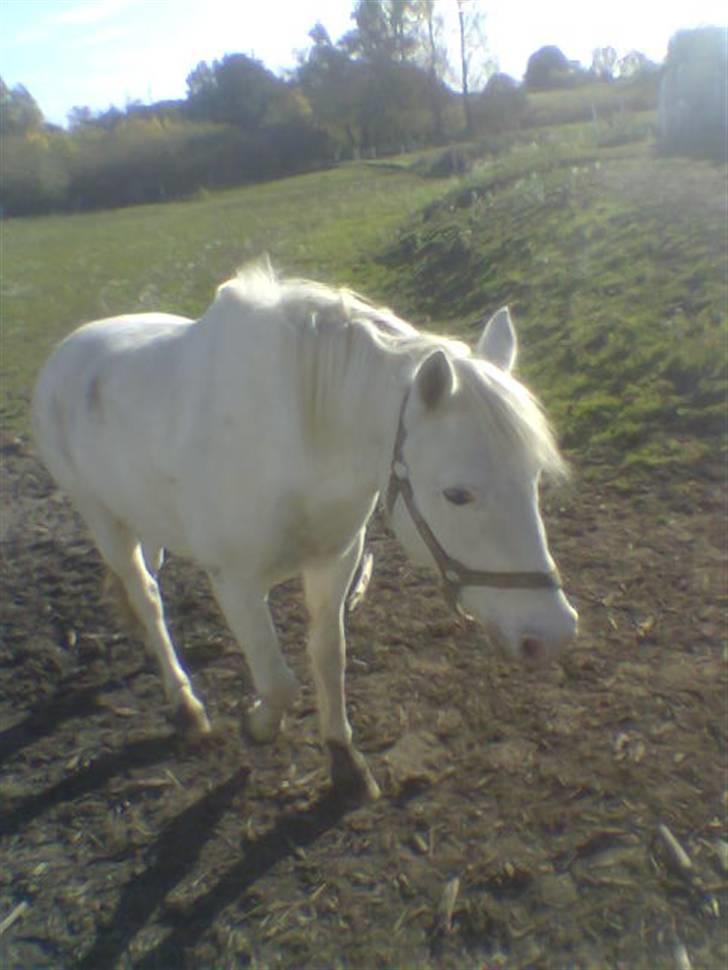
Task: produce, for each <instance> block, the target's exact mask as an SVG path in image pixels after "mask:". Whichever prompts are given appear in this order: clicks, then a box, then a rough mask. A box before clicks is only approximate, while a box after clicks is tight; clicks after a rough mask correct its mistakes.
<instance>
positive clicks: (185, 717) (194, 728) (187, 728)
mask: <svg viewBox="0 0 728 970" xmlns="http://www.w3.org/2000/svg"><path fill="white" fill-rule="evenodd" d="M172 720H173V721H174V724H175V727H176V729H177V731H178V732H179V733H180V734H182V735H184V736H185V737H189V738H202V737H205V736H206V735H208V734H210V732H211V731H212V728H211V727H210V721H209V718H208V717H207V713H206V712H205V708H204V705H203V704H202V703H201V702H200V701H198V700H197V698H196V697H194V696H193V695H192V694H187V693H183V694H182V695H181V698H180V702H179V704H178V705H177V707H176V708H175V711H174V714H173V716H172Z"/></svg>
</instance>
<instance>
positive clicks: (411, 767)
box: [0, 440, 728, 970]
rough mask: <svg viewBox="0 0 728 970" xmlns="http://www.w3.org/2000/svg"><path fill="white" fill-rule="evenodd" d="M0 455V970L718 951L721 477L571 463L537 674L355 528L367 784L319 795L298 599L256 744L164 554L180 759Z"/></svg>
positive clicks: (148, 688)
mask: <svg viewBox="0 0 728 970" xmlns="http://www.w3.org/2000/svg"><path fill="white" fill-rule="evenodd" d="M1 457H2V474H3V478H2V483H1V484H0V495H1V503H0V537H1V538H2V554H3V561H2V573H1V577H0V580H1V583H2V592H1V593H0V636H1V637H2V649H1V651H0V765H1V767H0V771H1V772H2V774H1V775H0V966H1V967H3V968H4V970H11V968H12V970H14V968H22V970H27V968H34V967H44V968H45V967H48V968H85V970H97V968H98V970H106V968H113V967H120V968H122V967H123V968H128V967H135V968H150V970H151V968H164V970H168V968H213V967H215V968H218V967H219V968H223V967H229V968H238V967H247V966H252V967H296V968H298V967H347V968H348V967H425V968H427V967H452V968H463V967H477V968H481V970H485V968H491V970H492V968H495V967H498V968H508V970H510V968H518V967H550V968H559V970H561V968H567V967H573V968H597V967H598V968H605V967H615V968H618V967H621V968H624V970H637V968H650V970H654V968H659V967H669V968H672V967H687V966H688V965H691V966H692V967H694V968H696V970H697V968H707V970H713V968H717V967H719V966H726V965H728V932H727V930H726V920H725V913H726V911H727V909H728V895H727V894H726V888H727V876H726V867H727V866H728V861H727V860H726V849H727V848H728V845H726V841H725V840H726V838H728V835H727V833H726V830H725V825H724V818H725V809H726V788H727V787H728V776H727V773H726V750H727V749H726V733H727V723H726V721H727V718H726V714H727V712H726V680H727V677H726V655H725V653H724V635H725V632H726V626H725V613H724V608H725V599H724V598H723V597H724V592H725V578H726V577H725V552H726V532H725V522H726V520H725V511H726V503H725V493H724V487H723V483H722V473H718V474H716V473H715V471H713V472H712V474H711V473H709V472H710V470H707V469H706V470H704V471H696V476H695V479H694V480H693V481H692V482H685V481H673V482H670V481H669V480H657V481H652V482H650V484H649V486H647V485H640V484H637V483H635V484H633V485H632V486H630V487H628V488H625V487H624V484H623V483H621V484H619V483H617V482H612V483H611V484H610V479H611V478H612V477H613V475H612V473H611V472H610V471H609V469H598V468H592V469H590V470H589V475H588V476H582V477H581V479H579V478H577V480H576V482H575V483H574V484H573V485H572V486H570V487H569V488H568V489H567V490H565V491H561V492H560V493H558V494H554V495H550V496H547V497H546V503H545V504H546V510H545V511H546V519H547V523H548V528H549V532H550V536H551V543H552V549H553V551H554V553H555V555H556V556H557V558H558V560H559V563H560V565H561V568H562V572H563V574H564V578H565V582H566V585H567V587H568V590H569V592H570V595H571V596H572V599H573V602H574V603H575V605H576V606H577V608H578V609H579V612H580V614H581V618H582V632H581V637H580V640H579V643H578V646H577V647H576V648H575V649H573V650H571V651H570V653H569V654H568V655H567V656H565V657H564V658H563V660H562V661H560V662H559V663H557V664H554V665H553V666H552V667H550V668H548V669H547V670H546V671H545V672H540V673H531V672H528V671H524V670H521V669H519V668H516V667H513V666H511V665H509V664H508V663H506V662H505V661H503V660H501V659H499V658H498V657H496V656H494V655H493V652H492V650H491V649H490V647H489V646H488V644H487V642H486V640H485V639H484V637H483V635H482V634H481V633H480V632H479V631H478V630H477V629H475V628H472V627H470V626H468V625H466V624H465V623H464V622H463V621H461V620H458V619H456V618H455V617H453V616H452V615H451V614H449V613H448V611H447V608H446V606H445V604H444V602H443V600H442V597H441V596H440V594H439V591H438V590H437V588H436V585H435V583H434V581H432V580H431V579H430V578H428V577H427V576H425V575H423V574H421V573H419V572H417V571H415V570H413V569H412V568H411V567H410V566H409V565H408V564H407V563H406V561H405V560H404V558H403V556H402V554H401V552H400V551H399V550H398V548H397V547H396V545H395V544H394V543H393V541H392V539H391V537H390V536H389V535H388V533H387V532H386V529H385V528H384V527H383V525H382V524H381V523H379V522H378V523H375V525H374V528H373V530H372V535H371V540H370V548H371V549H372V550H373V552H374V556H375V571H374V578H373V581H372V585H371V587H370V590H369V593H368V595H367V598H366V600H365V602H364V604H363V605H362V606H361V607H360V608H359V610H358V611H357V612H356V613H355V614H354V615H353V616H352V618H351V622H350V636H349V669H348V697H349V709H350V715H351V719H352V722H353V724H354V728H355V734H356V737H357V739H358V742H359V745H360V747H361V749H362V750H363V751H364V752H365V753H366V754H367V756H368V759H369V762H370V764H371V766H372V769H373V771H374V773H375V775H376V776H377V778H378V779H379V781H380V783H381V785H382V787H383V789H384V795H383V797H382V799H381V800H380V801H379V802H377V803H375V804H370V805H365V806H363V807H360V808H357V809H350V808H349V809H346V808H344V807H343V806H341V805H340V804H338V803H337V802H336V800H335V799H334V798H332V797H331V795H330V793H329V790H328V787H327V777H326V766H325V759H324V756H323V754H322V752H321V751H320V749H319V747H318V744H317V733H316V723H315V711H314V707H313V695H312V688H311V683H310V678H309V676H308V671H307V669H306V662H305V654H304V649H303V636H304V614H303V609H302V606H301V601H300V597H299V595H298V591H297V588H296V587H295V586H287V587H285V588H283V589H282V590H279V591H277V592H276V593H275V595H274V597H273V603H274V612H275V617H276V621H277V624H278V628H279V630H280V633H281V637H282V640H283V643H284V646H285V649H286V652H287V654H288V656H289V658H290V660H291V663H292V664H293V666H294V667H295V668H296V669H297V670H298V672H299V674H300V676H301V678H302V680H303V683H304V688H303V692H302V696H301V699H300V701H299V703H298V704H297V707H296V709H295V711H294V712H293V714H292V716H290V717H289V719H288V723H287V726H286V730H285V732H284V734H283V735H282V736H281V737H280V739H279V740H278V741H277V742H276V743H275V744H273V745H272V746H268V747H253V746H252V745H251V744H250V743H249V742H248V741H247V740H246V739H245V738H244V736H243V735H242V734H241V724H242V719H243V712H244V709H245V707H246V705H247V703H249V700H250V682H249V678H248V674H247V671H246V668H245V665H244V662H243V660H242V657H241V655H240V653H239V652H238V650H237V648H236V646H235V644H234V643H233V641H232V638H231V637H230V635H229V633H228V631H227V629H226V628H225V626H224V625H223V623H222V621H221V619H220V615H219V613H218V610H217V607H216V605H215V604H214V602H213V601H212V599H211V597H210V594H209V589H208V586H207V584H206V582H205V579H204V577H202V576H201V575H200V574H199V573H198V572H197V571H196V570H195V569H194V568H193V567H191V566H190V565H188V564H186V563H182V562H179V561H172V562H171V563H170V564H169V565H168V566H167V567H165V571H164V573H163V585H164V589H165V594H166V602H167V608H168V614H169V619H170V625H171V627H172V629H173V631H174V633H175V634H176V637H177V640H178V642H179V644H180V645H181V650H182V652H183V654H184V658H185V661H186V663H187V664H188V666H189V668H190V669H191V671H192V672H193V675H194V680H195V683H196V685H197V687H198V689H199V691H200V692H201V694H202V696H203V697H204V698H205V700H206V702H207V704H208V710H209V713H210V715H211V717H212V720H213V722H214V724H215V726H216V729H217V730H216V735H215V737H214V739H213V741H212V742H211V743H209V744H208V745H206V746H204V747H199V746H198V747H195V746H192V745H190V744H185V743H184V742H180V741H178V740H177V739H176V738H175V735H174V733H173V731H172V728H171V726H170V724H169V723H168V721H167V719H166V717H165V711H164V707H163V704H162V691H161V687H160V683H159V681H158V678H157V675H156V674H155V672H154V670H153V669H151V668H150V666H149V665H148V664H147V662H146V660H145V657H144V653H143V650H142V648H141V646H139V645H138V644H137V643H135V642H134V641H133V640H131V639H129V638H128V637H126V636H124V635H122V634H121V633H119V632H118V628H117V627H116V625H115V622H114V620H113V618H112V617H111V615H110V614H109V613H108V611H107V609H106V607H105V606H104V605H103V604H102V602H101V599H100V595H99V577H100V564H99V560H98V557H97V555H96V554H95V552H94V551H93V550H92V549H91V547H90V544H89V542H88V539H87V537H86V535H85V533H84V531H83V529H82V528H81V527H80V524H79V522H78V520H77V519H76V517H75V516H74V514H73V512H72V511H71V509H70V508H69V506H68V504H67V503H66V501H65V500H64V499H63V498H62V497H61V496H60V495H59V494H58V493H57V492H56V491H55V490H54V489H53V487H52V485H51V483H50V481H49V480H48V478H47V477H46V475H45V473H44V472H43V471H42V470H41V468H40V467H39V466H38V464H37V463H36V461H35V460H34V458H33V457H32V455H31V454H30V453H29V451H28V450H27V449H26V448H25V446H24V445H23V444H22V443H18V442H12V441H7V440H6V441H5V443H4V446H3V449H2V456H1ZM618 484H619V487H618ZM660 825H663V826H666V827H667V829H669V832H670V833H672V834H673V836H674V837H675V838H676V839H677V840H678V842H679V843H680V845H681V846H682V848H683V849H684V851H685V853H687V860H688V862H689V867H688V863H687V862H686V860H685V859H682V861H681V857H680V856H679V853H678V852H676V851H674V850H670V849H669V847H668V841H667V840H666V838H665V834H664V829H663V830H662V832H661V830H660V828H659V826H660ZM448 900H449V902H448ZM686 959H687V960H689V961H690V963H689V964H688V963H686V962H685V960H686ZM680 961H682V962H680Z"/></svg>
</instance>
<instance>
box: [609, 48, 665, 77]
mask: <svg viewBox="0 0 728 970" xmlns="http://www.w3.org/2000/svg"><path fill="white" fill-rule="evenodd" d="M658 70H659V67H658V65H657V64H655V62H654V61H651V60H650V59H649V57H648V56H647V55H646V54H643V53H642V51H628V52H627V53H626V54H625V55H624V57H622V58H621V59H620V61H619V76H620V77H621V78H628V77H638V76H639V75H641V74H653V73H654V72H655V71H658Z"/></svg>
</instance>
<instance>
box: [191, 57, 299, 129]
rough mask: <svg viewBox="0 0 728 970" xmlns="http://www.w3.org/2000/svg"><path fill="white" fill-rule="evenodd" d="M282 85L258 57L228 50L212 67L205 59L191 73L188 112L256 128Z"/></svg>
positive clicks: (198, 116)
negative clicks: (231, 52) (232, 52)
mask: <svg viewBox="0 0 728 970" xmlns="http://www.w3.org/2000/svg"><path fill="white" fill-rule="evenodd" d="M282 86H283V82H282V81H280V80H279V79H278V78H277V77H276V76H275V75H274V74H273V73H272V72H271V71H269V70H268V69H267V68H266V67H264V66H263V64H262V63H261V62H260V61H258V60H255V58H252V57H248V56H247V54H226V55H225V57H223V58H222V60H220V61H215V62H214V63H213V65H212V67H210V65H208V64H206V63H205V62H201V63H200V64H198V65H197V67H196V68H195V69H194V71H192V72H191V73H190V74H189V76H188V77H187V109H188V113H189V114H190V116H191V117H193V118H196V119H203V120H206V121H219V122H224V123H226V124H233V125H237V126H238V127H240V128H244V129H249V130H250V129H253V130H254V129H256V128H258V127H260V125H261V124H262V122H263V119H264V117H265V115H266V112H267V110H268V108H269V106H270V103H271V100H272V99H273V98H274V96H275V95H276V94H277V93H278V91H279V89H280V88H281V87H282Z"/></svg>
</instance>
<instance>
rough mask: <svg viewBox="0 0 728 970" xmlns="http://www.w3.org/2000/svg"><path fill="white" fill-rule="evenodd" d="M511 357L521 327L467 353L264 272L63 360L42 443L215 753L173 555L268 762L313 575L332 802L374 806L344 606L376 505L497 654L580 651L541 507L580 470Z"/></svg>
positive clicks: (362, 306)
mask: <svg viewBox="0 0 728 970" xmlns="http://www.w3.org/2000/svg"><path fill="white" fill-rule="evenodd" d="M515 357H516V337H515V332H514V329H513V325H512V323H511V319H510V315H509V313H508V310H507V309H502V310H500V311H498V313H496V314H495V316H494V317H493V318H492V319H491V320H490V322H489V323H488V324H487V326H485V328H484V330H483V333H482V336H481V337H480V339H479V341H478V344H477V347H476V349H475V352H474V353H471V351H470V350H469V349H468V348H467V347H466V346H465V345H464V344H461V343H459V342H456V341H453V340H448V339H447V338H444V337H438V336H432V335H425V334H421V333H418V331H416V330H415V329H414V328H413V327H411V326H410V325H409V324H407V323H404V322H403V321H401V320H399V319H398V318H397V317H395V316H394V315H393V314H392V313H391V312H390V311H388V310H384V309H376V308H374V307H373V306H371V305H370V304H368V303H367V302H365V301H364V300H363V299H361V298H360V297H358V296H356V295H355V294H353V293H351V292H349V291H345V290H333V289H329V288H327V287H325V286H322V285H319V284H316V283H312V282H307V281H304V280H288V281H282V280H279V279H277V278H276V276H275V274H274V273H273V271H272V270H271V268H270V265H269V264H268V263H267V262H263V263H261V264H258V265H254V266H252V267H248V268H247V269H245V270H244V271H242V272H241V273H240V274H239V275H238V277H237V278H236V279H233V280H231V281H229V282H227V283H225V284H224V285H223V286H221V287H220V288H219V289H218V291H217V296H216V298H215V300H214V302H213V303H212V305H211V306H210V308H209V309H208V310H207V312H206V313H205V314H204V316H203V317H202V318H201V319H200V320H198V321H191V320H187V319H184V318H181V317H177V316H170V315H167V314H160V313H152V314H148V313H144V314H130V315H127V316H121V317H116V318H114V319H110V320H101V321H97V322H95V323H89V324H87V325H86V326H83V327H81V328H79V329H78V330H76V331H75V332H74V333H72V334H71V335H70V336H69V337H67V338H66V339H65V340H64V341H63V342H62V343H61V345H60V346H59V347H58V348H57V349H56V351H55V352H54V354H53V355H52V357H51V358H50V360H49V361H48V363H47V364H46V366H45V368H44V370H43V371H42V373H41V375H40V378H39V380H38V384H37V387H36V391H35V395H34V400H33V424H34V432H35V438H36V442H37V445H38V448H39V450H40V453H41V456H42V457H43V459H44V461H45V463H46V465H47V467H48V469H49V470H50V472H51V473H52V475H53V476H54V477H55V479H56V481H57V482H58V484H59V485H60V486H61V487H62V488H63V489H65V491H66V492H67V493H68V494H69V496H70V497H71V499H72V500H73V502H74V503H75V505H76V507H77V508H78V510H79V512H80V514H81V516H82V517H83V519H84V520H85V522H86V524H87V526H88V528H89V530H90V531H91V534H92V535H93V538H94V540H95V542H96V544H97V546H98V548H99V550H100V552H101V555H102V556H103V558H104V560H105V562H106V564H107V566H108V568H109V569H110V570H111V572H112V574H113V575H114V576H115V577H116V580H117V582H118V583H119V584H121V586H123V590H124V593H125V596H126V598H127V600H128V604H129V605H130V607H131V609H132V611H133V613H134V614H135V616H136V618H137V619H138V621H139V622H140V623H141V627H142V629H143V631H144V635H145V639H146V643H147V646H148V648H149V650H150V651H151V653H152V654H153V656H154V657H155V658H156V660H157V662H158V664H159V667H160V670H161V674H162V678H163V681H164V689H165V694H166V697H167V700H168V702H169V704H170V705H171V707H172V709H173V711H174V712H175V713H176V714H177V715H178V716H180V717H181V718H182V719H183V721H184V722H186V725H187V726H188V727H193V728H195V729H196V730H197V731H199V732H202V733H205V732H208V731H209V730H210V726H209V723H208V719H207V716H206V713H205V708H204V706H203V704H202V702H201V701H200V700H199V699H198V698H197V697H196V695H195V693H194V691H193V689H192V686H191V684H190V680H189V677H188V675H187V673H186V672H185V670H184V668H183V666H182V665H181V664H180V662H179V660H178V658H177V656H176V653H175V649H174V646H173V644H172V642H171V640H170V636H169V633H168V631H167V627H166V625H165V620H164V613H163V608H162V602H161V599H160V594H159V587H158V585H157V580H156V573H157V571H158V569H159V567H160V565H161V562H162V558H163V550H164V549H170V550H172V551H174V552H176V553H179V554H182V555H186V556H191V557H193V558H194V559H195V560H196V561H197V562H198V563H200V564H201V565H202V567H203V568H204V569H205V570H206V571H207V573H208V575H209V577H210V580H211V583H212V586H213V589H214V591H215V595H216V597H217V599H218V601H219V603H220V606H221V608H222V610H223V612H224V614H225V617H226V619H227V621H228V623H229V625H230V627H231V629H232V631H233V633H234V634H235V636H236V638H237V640H238V642H239V644H240V646H241V647H242V649H243V652H244V654H245V657H246V658H247V661H248V664H249V667H250V671H251V674H252V678H253V682H254V685H255V690H256V692H257V700H256V702H255V704H254V705H253V707H252V708H251V710H250V712H249V715H248V717H249V730H250V733H251V734H252V736H253V737H254V738H255V739H257V740H261V741H262V740H269V739H271V738H272V737H274V736H275V734H276V732H277V730H278V728H279V726H280V722H281V718H282V716H283V714H284V712H285V711H286V709H287V708H289V707H290V705H291V703H292V702H293V700H294V698H295V696H296V691H297V685H296V680H295V677H294V675H293V673H292V672H291V670H290V669H289V667H288V666H287V664H286V662H285V660H284V658H283V656H282V654H281V650H280V648H279V644H278V640H277V637H276V632H275V629H274V627H273V624H272V622H271V617H270V613H269V610H268V606H267V597H268V592H269V590H270V589H271V587H273V586H274V585H276V584H278V583H280V582H282V581H284V580H287V579H289V578H291V577H293V576H296V575H300V576H302V579H303V590H304V595H305V601H306V605H307V607H308V611H309V615H310V628H309V639H308V653H309V657H310V660H311V664H312V668H313V676H314V680H315V686H316V692H317V701H318V710H319V720H320V728H321V735H322V738H323V741H324V742H325V744H326V746H327V748H328V750H329V754H330V759H331V776H332V781H333V783H334V785H335V786H340V787H341V788H343V789H349V790H350V791H352V790H353V792H354V793H356V794H361V795H367V794H368V795H369V796H370V797H376V795H377V794H378V788H377V785H376V782H375V781H374V779H373V777H372V776H371V774H370V772H369V770H368V767H367V765H366V762H365V760H364V758H363V757H362V756H361V755H360V754H359V752H358V751H357V750H356V749H355V747H354V745H353V743H352V731H351V727H350V724H349V721H348V718H347V715H346V707H345V697H344V666H345V638H344V614H345V610H344V605H345V601H346V596H347V592H348V591H349V589H350V586H351V584H352V578H353V577H354V576H355V575H356V571H357V566H358V564H359V562H360V558H361V556H362V549H363V545H364V534H365V529H366V526H367V522H368V520H369V517H370V516H371V514H372V511H373V509H374V507H375V504H376V501H377V498H378V496H380V495H382V496H383V497H384V498H385V505H386V508H387V510H388V513H389V516H390V521H391V524H392V527H393V529H394V531H395V533H396V534H397V536H398V538H399V539H400V541H401V542H402V544H403V545H404V547H405V549H406V550H407V552H408V553H409V555H410V556H411V558H412V559H413V560H414V561H415V562H417V563H420V564H426V565H430V566H434V567H435V569H436V570H437V571H438V572H439V573H440V576H441V579H442V582H443V586H444V590H445V593H446V596H447V598H448V599H449V601H450V602H451V603H452V605H453V606H455V607H457V608H458V609H459V610H461V611H462V612H464V613H466V614H468V615H471V616H473V617H475V618H477V619H478V620H480V621H481V622H483V623H484V624H485V625H486V627H487V629H488V631H489V633H490V636H491V638H492V640H493V641H495V643H496V644H497V645H498V646H500V647H502V648H503V649H504V650H506V651H507V652H509V653H510V654H513V655H517V656H521V657H523V658H524V659H526V660H531V661H532V660H535V659H547V658H550V657H552V656H554V655H555V654H556V653H557V651H558V650H559V649H560V648H562V647H563V646H564V645H565V644H566V643H568V642H569V641H570V640H571V639H572V638H573V637H574V635H575V633H576V624H577V616H576V613H575V611H574V610H573V609H572V607H571V606H570V604H569V602H568V600H567V599H566V597H565V596H564V593H563V592H562V589H561V582H560V579H559V575H558V572H557V570H556V568H555V566H554V562H553V560H552V558H551V556H550V554H549V551H548V547H547V542H546V535H545V532H544V527H543V523H542V520H541V517H540V513H539V506H538V482H539V477H540V475H541V473H542V471H552V472H556V473H559V472H562V471H563V463H562V459H561V457H560V455H559V452H558V450H557V448H556V445H555V443H554V439H553V436H552V434H551V432H550V430H549V426H548V424H547V422H546V420H545V418H544V416H543V414H542V411H541V410H540V408H539V407H538V405H537V404H536V402H535V401H534V399H533V397H532V396H531V395H530V394H529V392H528V391H527V390H526V389H525V388H524V387H523V385H522V384H520V383H519V382H518V381H517V380H515V379H514V378H513V377H512V376H511V368H512V366H513V364H514V361H515Z"/></svg>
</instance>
